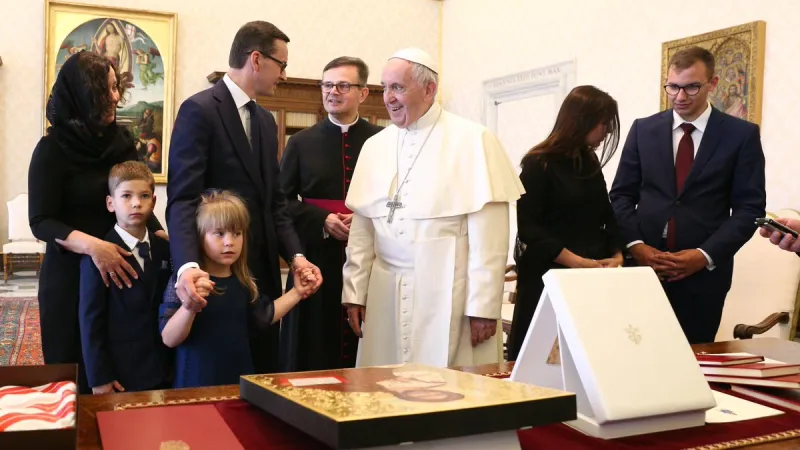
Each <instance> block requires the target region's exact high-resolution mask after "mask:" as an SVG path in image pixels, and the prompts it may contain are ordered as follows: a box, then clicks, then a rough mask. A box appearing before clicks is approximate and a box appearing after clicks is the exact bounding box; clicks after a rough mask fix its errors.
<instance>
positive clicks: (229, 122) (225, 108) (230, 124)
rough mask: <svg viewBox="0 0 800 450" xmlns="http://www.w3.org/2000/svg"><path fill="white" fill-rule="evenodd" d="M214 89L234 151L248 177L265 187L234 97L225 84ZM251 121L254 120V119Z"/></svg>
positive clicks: (218, 83) (220, 83)
mask: <svg viewBox="0 0 800 450" xmlns="http://www.w3.org/2000/svg"><path fill="white" fill-rule="evenodd" d="M213 89H214V97H215V98H216V99H217V101H218V102H219V103H218V104H217V112H218V113H219V116H220V118H221V119H222V124H223V125H224V126H225V130H226V131H227V132H228V137H229V138H230V140H231V143H233V149H234V150H235V151H236V155H237V156H239V159H240V160H241V162H242V165H243V166H244V168H245V171H246V172H247V175H249V176H250V179H252V180H253V183H256V185H258V186H263V184H264V182H263V180H262V178H261V173H260V171H259V170H258V165H257V164H256V158H255V157H254V156H253V151H254V150H253V149H251V148H250V143H249V142H248V141H247V135H246V134H245V131H244V127H242V120H241V116H239V111H238V110H237V109H236V103H234V101H233V96H231V92H230V91H229V90H228V86H226V85H225V83H224V82H222V81H219V82H217V84H216V85H214V88H213ZM250 120H253V118H251V119H250ZM258 150H259V149H256V151H258ZM258 191H259V192H261V189H258Z"/></svg>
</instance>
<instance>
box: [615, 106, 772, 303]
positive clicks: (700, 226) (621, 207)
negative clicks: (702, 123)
mask: <svg viewBox="0 0 800 450" xmlns="http://www.w3.org/2000/svg"><path fill="white" fill-rule="evenodd" d="M672 122H673V115H672V110H667V111H664V112H660V113H658V114H655V115H653V116H650V117H647V118H644V119H637V120H635V121H634V122H633V125H632V126H631V130H630V133H628V137H627V140H626V141H625V146H624V148H623V149H622V156H621V158H620V162H619V167H618V168H617V175H616V177H615V179H614V183H613V185H612V187H611V191H610V196H611V204H612V206H613V208H614V212H615V214H616V216H617V221H618V223H619V226H620V229H621V232H622V236H623V237H624V241H625V243H626V244H627V243H630V242H633V241H637V240H641V241H644V242H645V243H646V244H647V245H650V246H653V247H656V248H658V247H659V246H660V243H661V241H662V235H663V232H664V227H665V226H666V224H667V222H668V221H669V219H670V217H672V216H673V215H674V216H675V221H676V223H677V224H679V225H678V231H677V235H676V237H677V249H678V250H684V249H691V248H701V249H703V251H705V252H706V253H708V255H709V256H710V257H711V259H712V260H713V262H714V264H715V265H716V266H717V267H716V269H715V270H713V271H711V273H710V274H709V275H711V274H713V276H710V277H706V278H707V279H708V280H709V282H713V284H714V287H713V288H714V289H716V288H718V289H720V290H723V289H724V290H725V291H727V289H729V288H730V283H731V277H732V274H733V256H734V255H735V254H736V252H737V251H738V250H739V249H740V248H741V247H742V246H743V245H744V244H745V243H746V242H747V241H748V240H749V239H750V238H751V237H752V236H753V232H754V231H755V229H756V225H755V219H756V218H758V217H764V215H765V208H766V191H765V189H764V152H763V151H762V149H761V138H760V135H759V128H758V125H755V124H753V123H750V122H747V121H745V120H742V119H739V118H736V117H733V116H730V115H728V114H725V113H723V112H721V111H719V110H717V109H712V111H711V116H710V117H709V119H708V125H707V127H706V130H705V132H704V134H703V138H702V140H701V141H700V147H699V148H698V150H697V153H696V155H695V159H694V163H693V164H692V168H691V171H690V172H689V175H688V177H687V179H686V182H685V183H684V187H683V191H682V192H677V187H676V182H675V162H674V156H673V143H672ZM712 280H713V281H712ZM709 287H712V286H709Z"/></svg>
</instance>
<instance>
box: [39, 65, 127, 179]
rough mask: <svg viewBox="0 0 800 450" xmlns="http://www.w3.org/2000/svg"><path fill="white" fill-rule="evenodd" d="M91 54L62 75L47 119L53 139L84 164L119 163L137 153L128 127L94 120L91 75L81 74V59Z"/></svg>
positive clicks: (54, 91)
mask: <svg viewBox="0 0 800 450" xmlns="http://www.w3.org/2000/svg"><path fill="white" fill-rule="evenodd" d="M87 56H88V52H86V51H85V50H84V51H81V52H80V53H78V54H76V55H73V56H72V57H70V58H69V59H68V60H67V61H66V62H65V63H64V65H63V66H61V70H60V71H59V72H58V77H57V78H56V82H55V84H54V85H53V91H52V92H51V93H50V98H49V99H48V101H47V114H46V115H47V120H48V121H49V122H50V124H51V126H50V127H49V128H48V129H47V134H48V135H50V136H52V137H53V138H54V139H55V141H56V142H57V143H58V145H59V147H61V149H62V150H63V151H64V153H65V154H66V155H67V156H68V157H69V158H71V159H73V160H74V161H75V162H79V163H83V164H91V163H102V162H106V161H119V160H122V159H124V158H123V157H122V155H123V154H125V153H130V152H135V150H133V148H134V143H133V138H132V137H131V134H130V133H129V132H128V130H127V129H125V128H124V127H119V126H117V123H116V121H115V122H114V123H112V124H111V125H103V124H101V123H98V122H97V121H96V120H94V119H92V111H93V110H94V108H95V102H94V99H93V98H92V92H91V89H90V87H89V82H87V81H86V77H87V76H88V74H85V73H81V67H80V60H81V58H84V57H87Z"/></svg>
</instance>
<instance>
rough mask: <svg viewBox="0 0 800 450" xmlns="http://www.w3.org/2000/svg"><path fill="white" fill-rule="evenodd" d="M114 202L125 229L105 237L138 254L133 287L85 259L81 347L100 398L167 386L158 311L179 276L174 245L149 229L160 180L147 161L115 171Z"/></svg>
mask: <svg viewBox="0 0 800 450" xmlns="http://www.w3.org/2000/svg"><path fill="white" fill-rule="evenodd" d="M108 190H109V193H110V195H109V196H107V197H106V206H107V207H108V210H109V211H111V212H113V213H114V214H115V215H116V216H117V224H116V225H114V228H113V229H112V230H110V231H109V232H108V234H107V235H106V237H105V240H106V241H108V242H111V243H113V244H117V245H118V246H119V247H121V248H122V249H123V250H126V251H130V253H131V255H130V256H126V257H125V260H126V261H127V262H128V264H130V265H131V267H133V268H134V269H135V270H136V273H137V275H138V278H135V279H134V278H133V277H131V278H130V280H131V287H126V286H124V287H122V288H121V289H120V288H118V287H117V286H116V285H115V284H114V283H110V286H109V287H106V285H105V283H104V282H103V278H102V277H101V275H100V273H99V271H98V270H97V267H96V266H95V264H94V262H93V261H92V258H91V257H90V256H88V255H87V256H84V257H83V260H82V261H81V280H80V302H79V306H78V317H79V321H80V332H81V346H82V347H83V359H84V364H85V365H86V375H87V378H88V381H89V386H91V387H92V392H93V393H95V394H106V393H111V392H114V391H143V390H150V389H160V388H162V387H163V386H164V385H165V383H166V370H165V368H166V367H167V364H166V347H165V346H164V345H163V343H162V341H161V335H160V334H159V332H158V307H159V304H160V303H161V299H162V296H163V294H164V289H165V287H166V284H167V281H168V280H169V277H170V275H171V274H172V267H171V264H170V253H169V242H167V241H166V240H164V239H162V238H160V237H158V236H156V235H155V234H153V233H150V232H149V231H148V230H147V227H146V224H147V220H148V219H149V218H150V216H151V215H152V214H153V207H154V206H155V203H156V197H155V195H154V190H155V181H154V179H153V174H152V173H151V172H150V169H148V168H147V166H146V165H145V164H143V163H141V162H138V161H127V162H124V163H121V164H117V165H116V166H114V167H113V168H112V169H111V172H110V174H109V177H108Z"/></svg>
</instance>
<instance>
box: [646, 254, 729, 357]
mask: <svg viewBox="0 0 800 450" xmlns="http://www.w3.org/2000/svg"><path fill="white" fill-rule="evenodd" d="M659 247H660V249H661V251H667V250H666V247H667V245H666V240H662V242H661V245H660V246H659ZM732 270H733V269H732V267H717V268H715V269H714V270H713V271H709V270H708V269H706V268H703V269H701V270H700V271H699V272H697V273H695V274H693V275H690V276H688V277H686V278H684V279H683V280H680V281H673V282H662V283H661V285H662V286H663V287H664V292H665V293H666V294H667V298H668V299H669V303H670V305H672V310H673V311H674V312H675V317H677V318H678V323H680V325H681V328H682V329H683V334H684V335H686V339H687V340H688V341H689V343H690V344H706V343H709V342H714V339H715V337H716V335H717V330H719V324H720V322H721V321H722V308H723V307H724V306H725V297H727V296H728V290H729V289H730V284H731V275H730V273H731V272H732ZM726 276H727V283H723V282H722V281H725V280H724V278H725V277H726Z"/></svg>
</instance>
